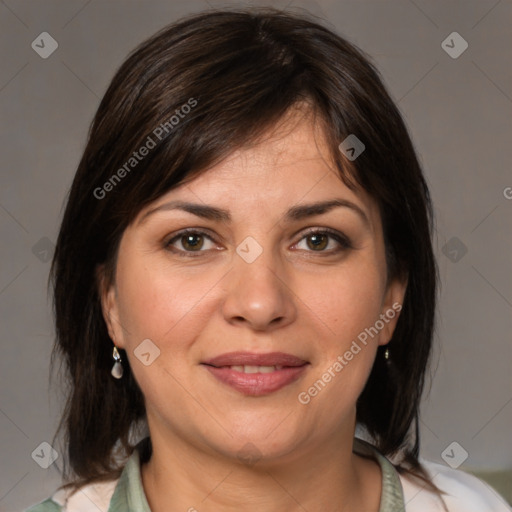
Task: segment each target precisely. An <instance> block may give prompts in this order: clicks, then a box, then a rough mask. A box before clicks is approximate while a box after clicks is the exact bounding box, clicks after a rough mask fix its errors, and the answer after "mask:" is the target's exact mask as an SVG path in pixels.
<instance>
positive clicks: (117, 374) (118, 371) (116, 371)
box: [110, 345, 123, 379]
mask: <svg viewBox="0 0 512 512" xmlns="http://www.w3.org/2000/svg"><path fill="white" fill-rule="evenodd" d="M112 357H113V358H114V361H115V363H114V366H112V371H111V372H110V373H111V374H112V377H114V379H120V378H121V377H122V376H123V365H122V364H121V356H120V355H119V351H118V350H117V347H116V346H115V345H114V350H113V352H112Z"/></svg>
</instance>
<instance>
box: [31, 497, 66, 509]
mask: <svg viewBox="0 0 512 512" xmlns="http://www.w3.org/2000/svg"><path fill="white" fill-rule="evenodd" d="M61 510H62V507H61V506H60V505H58V504H57V503H55V502H54V501H53V500H52V499H51V498H48V499H47V500H45V501H43V502H41V503H38V504H37V505H34V506H33V507H30V508H28V509H26V510H25V512H61Z"/></svg>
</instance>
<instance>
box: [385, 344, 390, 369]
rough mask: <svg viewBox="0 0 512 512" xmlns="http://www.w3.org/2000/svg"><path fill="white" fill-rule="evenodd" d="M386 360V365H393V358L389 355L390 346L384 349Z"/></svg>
mask: <svg viewBox="0 0 512 512" xmlns="http://www.w3.org/2000/svg"><path fill="white" fill-rule="evenodd" d="M384 362H385V363H386V366H387V367H388V368H389V367H390V366H391V359H390V356H389V348H386V350H384Z"/></svg>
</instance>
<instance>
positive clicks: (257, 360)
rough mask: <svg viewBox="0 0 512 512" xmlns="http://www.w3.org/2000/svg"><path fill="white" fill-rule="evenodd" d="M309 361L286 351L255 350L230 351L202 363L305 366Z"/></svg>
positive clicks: (217, 365) (219, 365)
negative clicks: (264, 351) (262, 352)
mask: <svg viewBox="0 0 512 512" xmlns="http://www.w3.org/2000/svg"><path fill="white" fill-rule="evenodd" d="M307 362H308V361H305V360H304V359H301V358H300V357H297V356H294V355H292V354H286V353H284V352H267V353H266V354H257V353H255V352H228V353H226V354H221V355H219V356H216V357H214V358H212V359H209V360H207V361H203V363H202V364H207V365H211V366H216V367H221V366H245V365H249V366H250V365H252V366H291V367H297V366H303V365H305V364H306V363H307Z"/></svg>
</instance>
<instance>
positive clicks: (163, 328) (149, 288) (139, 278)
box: [118, 262, 215, 343]
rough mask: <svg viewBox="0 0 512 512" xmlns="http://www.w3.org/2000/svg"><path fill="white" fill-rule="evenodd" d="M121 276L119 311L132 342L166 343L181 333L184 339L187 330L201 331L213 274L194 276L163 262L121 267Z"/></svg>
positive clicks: (180, 336) (212, 284) (213, 282)
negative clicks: (147, 339) (184, 331)
mask: <svg viewBox="0 0 512 512" xmlns="http://www.w3.org/2000/svg"><path fill="white" fill-rule="evenodd" d="M118 275H119V285H118V289H119V312H120V317H121V319H122V321H124V322H125V326H126V330H127V331H128V332H129V333H130V335H129V338H130V342H131V343H134V342H137V340H141V339H145V338H150V339H154V340H155V342H157V343H158V342H161V343H163V341H164V340H169V339H173V338H174V337H175V336H174V335H173V333H178V332H179V333H180V334H179V336H176V338H178V339H180V340H181V339H183V338H184V337H183V334H184V333H183V329H184V328H186V329H190V328H192V329H194V326H195V327H196V328H199V327H200V323H198V321H199V320H200V318H201V317H202V316H204V311H203V310H204V308H205V306H206V305H207V304H208V300H207V297H205V296H206V295H207V293H208V291H209V290H210V289H211V288H212V287H213V286H214V284H215V280H213V279H212V278H211V275H210V276H206V275H204V274H201V275H197V276H195V277H194V276H193V275H192V276H191V275H190V274H185V273H184V272H180V271H179V269H175V268H172V269H171V268H170V266H169V265H165V264H162V263H161V262H157V263H156V264H150V263H148V264H145V265H130V266H129V265H128V264H127V265H125V266H122V265H121V266H120V268H119V274H118ZM191 318H194V319H195V322H191V321H190V319H191Z"/></svg>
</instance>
